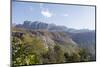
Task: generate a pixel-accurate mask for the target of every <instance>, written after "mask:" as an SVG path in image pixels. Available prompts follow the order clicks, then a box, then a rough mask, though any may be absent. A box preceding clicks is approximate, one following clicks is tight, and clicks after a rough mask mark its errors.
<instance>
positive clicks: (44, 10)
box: [40, 3, 52, 18]
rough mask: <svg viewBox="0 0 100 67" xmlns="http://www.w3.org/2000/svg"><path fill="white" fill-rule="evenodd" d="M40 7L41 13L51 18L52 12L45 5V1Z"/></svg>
mask: <svg viewBox="0 0 100 67" xmlns="http://www.w3.org/2000/svg"><path fill="white" fill-rule="evenodd" d="M40 9H41V14H42V15H43V16H44V17H46V18H49V17H51V16H52V13H51V12H50V11H49V10H48V9H47V8H45V7H44V4H43V3H40Z"/></svg>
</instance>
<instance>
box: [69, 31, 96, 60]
mask: <svg viewBox="0 0 100 67" xmlns="http://www.w3.org/2000/svg"><path fill="white" fill-rule="evenodd" d="M70 35H71V38H72V40H73V41H74V42H76V43H77V44H78V46H79V47H82V48H84V49H86V50H87V51H88V52H89V53H90V54H92V55H93V56H92V59H95V54H96V53H95V50H96V46H95V45H96V41H95V40H96V36H95V35H96V33H95V31H90V32H81V33H71V34H70Z"/></svg>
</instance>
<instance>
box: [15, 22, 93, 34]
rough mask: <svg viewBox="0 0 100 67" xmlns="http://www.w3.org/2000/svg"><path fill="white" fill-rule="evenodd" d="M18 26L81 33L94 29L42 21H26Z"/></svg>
mask: <svg viewBox="0 0 100 67" xmlns="http://www.w3.org/2000/svg"><path fill="white" fill-rule="evenodd" d="M16 27H17V28H25V29H36V30H48V31H51V32H61V31H63V32H69V33H81V32H90V31H93V30H88V29H80V30H77V29H73V28H67V27H66V26H59V25H55V24H48V23H44V22H40V21H34V22H32V21H24V23H23V24H17V25H16Z"/></svg>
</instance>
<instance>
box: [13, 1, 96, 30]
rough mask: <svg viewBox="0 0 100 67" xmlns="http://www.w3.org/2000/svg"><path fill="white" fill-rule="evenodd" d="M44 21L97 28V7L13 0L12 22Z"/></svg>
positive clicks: (77, 27)
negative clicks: (17, 0) (16, 0)
mask: <svg viewBox="0 0 100 67" xmlns="http://www.w3.org/2000/svg"><path fill="white" fill-rule="evenodd" d="M26 20H28V21H33V22H34V21H42V22H45V23H49V24H56V25H61V26H66V27H68V28H74V29H90V30H94V29H95V7H94V6H79V5H68V4H66V5H64V4H50V3H35V2H15V1H14V2H13V3H12V23H16V24H22V23H23V22H24V21H26Z"/></svg>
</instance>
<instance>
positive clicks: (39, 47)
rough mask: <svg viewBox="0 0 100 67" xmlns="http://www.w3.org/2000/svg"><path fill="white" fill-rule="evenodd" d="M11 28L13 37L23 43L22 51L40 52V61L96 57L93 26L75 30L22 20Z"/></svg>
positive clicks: (90, 58)
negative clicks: (90, 28) (91, 28)
mask: <svg viewBox="0 0 100 67" xmlns="http://www.w3.org/2000/svg"><path fill="white" fill-rule="evenodd" d="M12 28H13V29H12V37H13V38H18V40H19V42H18V43H22V44H23V45H24V46H23V51H27V50H28V53H30V52H31V51H32V50H33V51H34V52H36V55H37V54H39V57H40V56H42V57H41V58H40V60H39V61H40V62H38V63H39V64H43V63H64V62H79V61H95V60H96V39H95V38H96V33H95V30H88V29H81V30H77V29H72V28H67V27H65V26H58V25H55V24H47V23H44V22H40V21H34V22H31V21H24V23H23V24H14V25H12ZM13 40H16V39H13ZM13 42H17V41H13ZM14 44H15V46H16V44H17V43H14ZM55 46H56V47H55ZM15 50H16V49H15ZM25 53H27V52H25ZM18 54H19V52H18ZM14 55H15V54H14ZM44 55H45V56H44ZM15 57H16V56H15ZM16 61H17V60H16ZM34 61H35V60H34ZM23 64H24V63H23ZM25 64H26V63H25ZM32 64H34V63H32Z"/></svg>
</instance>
